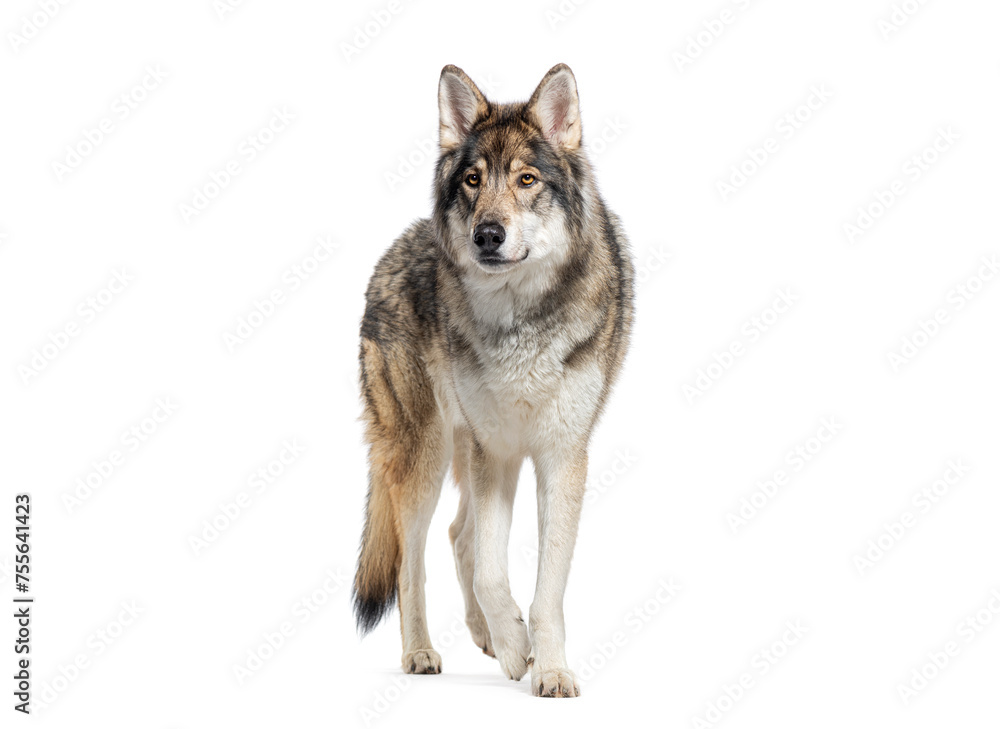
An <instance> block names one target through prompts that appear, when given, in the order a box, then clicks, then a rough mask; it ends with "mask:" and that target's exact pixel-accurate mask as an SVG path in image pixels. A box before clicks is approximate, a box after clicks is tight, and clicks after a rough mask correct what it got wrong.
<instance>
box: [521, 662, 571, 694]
mask: <svg viewBox="0 0 1000 729" xmlns="http://www.w3.org/2000/svg"><path fill="white" fill-rule="evenodd" d="M531 693H533V694H534V695H535V696H544V697H548V698H573V697H575V696H579V695H580V684H579V683H578V682H577V680H576V676H574V675H573V672H572V671H570V670H569V669H568V668H557V669H552V670H548V671H544V670H534V668H532V671H531Z"/></svg>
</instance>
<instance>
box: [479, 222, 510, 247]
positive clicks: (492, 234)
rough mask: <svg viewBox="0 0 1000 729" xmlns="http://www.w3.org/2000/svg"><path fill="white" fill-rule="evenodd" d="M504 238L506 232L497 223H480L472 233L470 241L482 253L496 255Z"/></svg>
mask: <svg viewBox="0 0 1000 729" xmlns="http://www.w3.org/2000/svg"><path fill="white" fill-rule="evenodd" d="M506 237H507V232H506V231H505V230H504V229H503V226H502V225H500V224H499V223H480V224H479V225H477V226H476V229H475V230H474V231H472V240H473V241H474V242H475V244H476V245H477V246H478V247H479V249H480V250H481V251H482V252H483V253H496V252H497V251H498V250H500V246H502V245H503V242H504V239H505V238H506Z"/></svg>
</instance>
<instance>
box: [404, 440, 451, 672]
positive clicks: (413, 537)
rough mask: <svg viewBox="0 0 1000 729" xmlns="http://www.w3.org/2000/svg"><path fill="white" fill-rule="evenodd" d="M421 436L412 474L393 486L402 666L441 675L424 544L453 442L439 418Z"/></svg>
mask: <svg viewBox="0 0 1000 729" xmlns="http://www.w3.org/2000/svg"><path fill="white" fill-rule="evenodd" d="M421 435H422V437H421V438H420V442H419V443H416V442H414V443H411V446H412V447H413V448H415V449H417V458H416V460H415V462H414V464H413V469H412V471H411V473H410V474H409V475H410V477H409V478H408V479H407V480H406V482H405V483H402V484H400V485H399V488H397V489H395V490H394V496H395V498H396V507H397V508H396V513H397V514H398V515H399V535H400V546H401V550H400V552H401V554H400V564H399V621H400V631H401V633H402V637H403V657H402V664H403V671H405V672H406V673H441V656H440V655H439V654H438V653H437V651H435V650H434V648H433V647H432V646H431V638H430V635H429V633H428V630H427V604H426V600H425V597H424V582H425V580H426V573H425V571H424V547H425V545H426V543H427V528H428V527H429V526H430V523H431V517H432V516H433V515H434V508H435V507H436V506H437V502H438V497H439V496H440V494H441V483H442V481H443V480H444V475H445V472H446V470H447V456H448V452H447V451H448V445H449V444H447V443H445V442H444V438H443V437H442V429H441V426H440V422H436V423H433V424H428V426H427V427H426V428H425V429H424V431H423V433H422V434H421ZM412 452H413V451H411V453H412Z"/></svg>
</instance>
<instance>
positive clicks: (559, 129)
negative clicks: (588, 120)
mask: <svg viewBox="0 0 1000 729" xmlns="http://www.w3.org/2000/svg"><path fill="white" fill-rule="evenodd" d="M528 113H529V114H531V116H532V117H533V119H534V121H535V123H536V124H537V125H538V126H539V128H540V129H541V130H542V134H544V135H545V138H546V139H547V140H549V143H550V144H551V145H552V146H554V147H556V148H557V149H565V150H574V149H578V148H579V147H580V139H581V137H582V134H583V130H582V129H581V126H580V97H579V95H578V94H577V92H576V78H575V77H574V76H573V72H572V71H571V70H570V69H569V66H567V65H566V64H565V63H560V64H559V65H558V66H554V67H553V68H552V70H551V71H549V72H548V73H547V74H545V78H543V79H542V82H541V83H540V84H538V88H537V89H535V93H534V94H532V95H531V99H530V100H529V101H528Z"/></svg>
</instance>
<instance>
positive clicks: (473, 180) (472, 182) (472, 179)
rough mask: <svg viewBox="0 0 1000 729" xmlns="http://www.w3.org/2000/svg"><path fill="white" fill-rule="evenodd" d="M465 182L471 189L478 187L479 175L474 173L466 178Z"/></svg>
mask: <svg viewBox="0 0 1000 729" xmlns="http://www.w3.org/2000/svg"><path fill="white" fill-rule="evenodd" d="M465 182H466V183H467V184H468V185H469V187H475V186H476V185H478V184H479V175H477V174H476V173H475V172H473V173H472V174H471V175H469V176H468V177H466V178H465Z"/></svg>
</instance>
